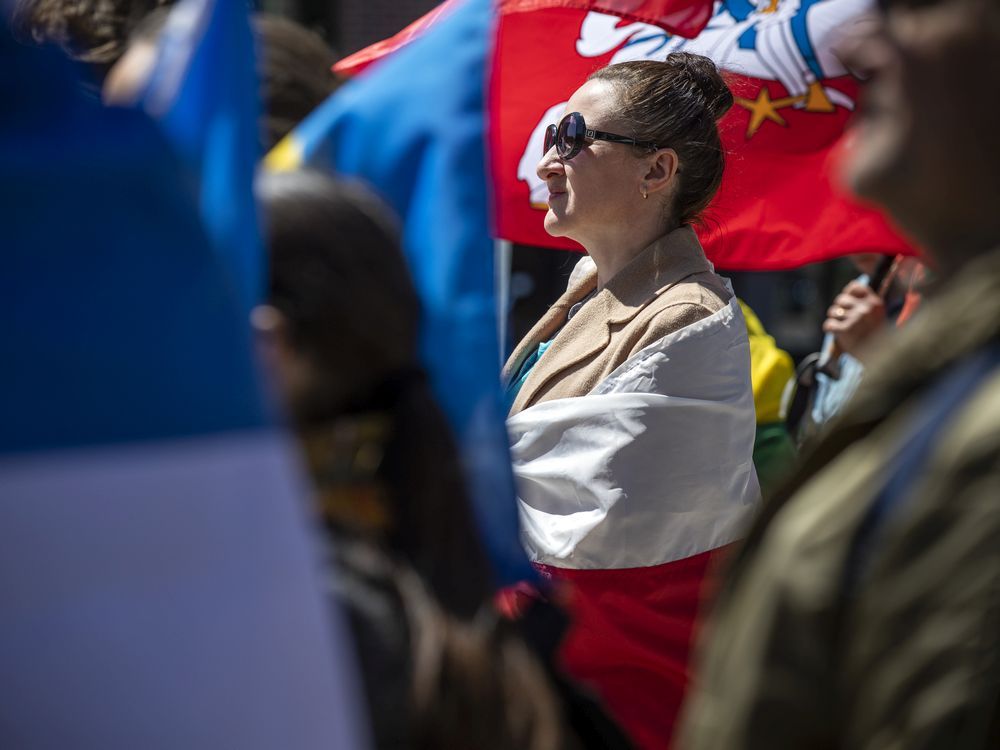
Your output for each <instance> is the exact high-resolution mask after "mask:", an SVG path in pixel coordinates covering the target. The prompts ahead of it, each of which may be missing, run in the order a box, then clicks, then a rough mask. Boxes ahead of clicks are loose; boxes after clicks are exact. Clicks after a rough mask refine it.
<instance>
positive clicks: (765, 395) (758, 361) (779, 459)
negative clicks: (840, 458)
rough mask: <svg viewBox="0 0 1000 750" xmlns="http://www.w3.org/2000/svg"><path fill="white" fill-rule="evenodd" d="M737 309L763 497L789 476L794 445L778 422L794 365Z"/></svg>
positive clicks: (758, 324) (746, 309) (747, 314)
mask: <svg viewBox="0 0 1000 750" xmlns="http://www.w3.org/2000/svg"><path fill="white" fill-rule="evenodd" d="M740 307H741V308H742V310H743V317H744V318H746V322H747V333H748V334H749V336H750V380H751V385H752V386H753V403H754V408H755V409H756V412H757V435H756V438H755V440H754V446H753V462H754V466H756V467H757V478H758V479H759V480H760V487H761V490H762V491H763V492H764V494H765V495H766V494H768V492H769V491H770V490H772V489H773V488H774V486H775V484H776V483H777V482H780V481H781V479H782V478H783V477H784V476H785V475H786V474H787V473H788V470H789V469H790V468H791V467H792V464H793V462H794V460H795V445H794V444H793V443H792V439H791V437H790V436H789V434H788V430H787V429H786V428H785V422H784V420H783V419H782V418H781V395H782V393H784V391H785V386H786V385H787V384H788V381H789V380H790V379H791V378H792V377H793V376H794V374H795V365H794V364H793V362H792V358H791V357H790V356H789V354H788V352H786V351H785V350H783V349H779V348H778V345H777V343H775V341H774V337H773V336H769V335H768V333H767V331H765V330H764V326H763V325H761V322H760V320H759V319H758V318H757V316H756V315H754V312H753V310H751V309H750V308H749V307H748V306H747V304H746V303H745V302H743V300H740Z"/></svg>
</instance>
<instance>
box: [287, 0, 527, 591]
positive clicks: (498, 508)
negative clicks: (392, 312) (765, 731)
mask: <svg viewBox="0 0 1000 750" xmlns="http://www.w3.org/2000/svg"><path fill="white" fill-rule="evenodd" d="M494 23H495V18H494V11H493V4H492V3H491V2H490V0H467V1H466V2H465V3H464V4H460V5H458V6H456V7H455V9H454V10H452V11H451V12H450V14H449V15H448V16H447V17H444V18H442V19H441V20H440V21H439V22H438V23H436V24H435V25H434V26H433V27H432V28H430V29H429V30H428V31H427V32H426V33H425V34H424V35H422V36H421V37H420V38H418V39H417V40H416V41H414V42H413V43H412V44H410V45H408V46H407V47H406V48H405V49H402V50H401V51H399V52H398V53H397V54H395V55H393V56H392V57H390V58H388V59H387V60H385V61H384V62H382V63H381V64H379V65H377V66H375V67H373V68H372V70H371V71H370V72H368V73H366V74H364V75H362V76H360V77H359V78H357V79H356V80H354V81H352V82H350V83H349V84H347V85H346V86H344V87H343V88H342V89H340V90H339V91H338V92H337V93H336V94H334V95H333V96H332V97H331V98H330V99H329V100H328V101H327V102H325V103H324V104H323V105H322V106H321V107H319V108H318V109H317V110H316V111H315V112H313V114H312V115H310V116H309V117H308V118H307V119H306V120H305V121H304V122H303V123H302V124H301V125H300V126H299V127H298V128H297V129H296V130H295V131H294V132H293V133H292V134H291V136H289V138H288V139H286V141H285V142H283V143H281V144H279V145H278V146H277V147H276V150H275V152H272V154H273V155H272V156H270V157H269V164H271V165H273V166H274V167H276V168H289V167H292V168H294V167H296V166H299V165H300V164H307V165H310V166H324V167H327V168H329V169H333V170H334V171H335V172H337V173H339V174H340V175H344V176H350V177H356V178H360V179H362V180H364V181H365V182H367V183H368V184H369V185H370V186H372V187H373V188H374V189H375V191H376V192H378V193H379V194H380V195H381V196H382V197H383V199H385V200H386V201H387V202H388V203H389V205H391V206H392V207H393V208H394V209H395V210H396V212H397V213H398V214H399V216H400V217H401V218H402V220H403V246H404V251H405V252H406V255H407V259H408V260H409V264H410V269H411V271H412V273H413V278H414V282H415V284H416V287H417V291H418V293H419V294H420V297H421V300H422V302H423V314H424V319H423V326H422V342H421V346H422V357H423V362H424V365H425V366H426V368H427V370H428V372H429V373H430V376H431V384H432V386H433V388H434V391H435V393H436V395H437V397H438V399H439V401H440V402H441V404H442V406H443V407H444V410H445V413H446V414H447V416H448V417H449V420H450V422H451V425H452V428H453V430H454V431H455V434H456V436H457V439H458V442H459V445H460V449H461V452H462V459H463V462H464V466H465V470H466V476H467V479H468V484H469V486H470V490H471V494H472V499H473V503H474V506H475V511H476V515H477V519H478V522H479V524H480V528H481V530H482V532H483V536H484V540H485V543H486V547H487V550H488V552H489V553H490V556H491V559H492V560H493V563H494V567H495V569H496V572H497V574H498V577H499V579H500V582H501V583H503V584H507V583H512V582H515V581H519V580H525V579H526V578H531V577H532V575H533V574H532V572H531V568H530V565H529V564H528V561H527V558H526V556H525V554H524V552H523V550H522V548H521V546H520V541H519V538H518V521H517V506H516V504H515V502H514V480H513V476H512V473H511V469H510V457H509V453H508V446H507V433H506V430H505V428H504V415H503V410H502V405H501V396H500V383H499V372H498V364H497V363H498V351H499V349H498V344H497V328H496V308H495V299H494V290H493V243H492V240H491V239H490V201H491V192H492V190H491V183H490V179H489V174H488V172H487V166H486V165H487V157H486V137H485V134H486V122H487V118H486V81H487V76H488V67H487V60H488V59H489V58H490V54H491V51H492V46H493V38H494Z"/></svg>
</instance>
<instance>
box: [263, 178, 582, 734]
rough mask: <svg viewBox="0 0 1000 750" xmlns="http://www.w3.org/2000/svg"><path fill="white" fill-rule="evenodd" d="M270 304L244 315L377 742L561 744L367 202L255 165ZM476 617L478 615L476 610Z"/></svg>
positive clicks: (379, 213)
mask: <svg viewBox="0 0 1000 750" xmlns="http://www.w3.org/2000/svg"><path fill="white" fill-rule="evenodd" d="M259 193H260V196H261V198H262V200H263V207H264V209H265V210H266V212H267V214H266V215H267V223H268V226H269V245H270V252H271V284H270V294H269V298H270V301H269V304H268V305H266V306H262V307H259V308H257V309H256V310H255V311H254V325H255V327H256V329H257V331H258V334H259V335H260V337H261V341H262V346H263V350H264V355H265V359H266V361H267V362H268V364H269V365H270V369H271V370H272V372H273V373H274V375H275V376H276V380H277V385H278V386H279V387H280V389H281V390H282V391H283V394H284V396H285V400H286V402H287V403H288V406H289V409H290V411H291V415H292V419H293V421H294V423H295V428H296V430H297V432H298V434H299V438H300V440H301V443H302V445H303V448H304V450H305V455H306V458H307V461H308V465H309V469H310V472H311V474H312V477H313V481H314V484H315V492H316V499H317V501H318V504H319V508H320V512H321V514H322V518H323V520H324V523H325V526H326V528H327V530H328V531H329V533H330V535H331V536H332V538H333V540H334V545H333V554H334V558H335V559H334V566H333V567H334V572H333V573H331V586H332V594H333V597H334V598H335V599H336V600H337V601H338V602H340V603H341V604H343V605H344V607H345V609H346V610H347V611H348V614H349V616H350V620H351V625H352V628H353V631H354V637H355V641H356V644H357V649H358V655H359V661H360V663H361V667H362V673H363V677H364V681H365V686H366V693H367V696H368V701H369V711H370V715H371V721H372V725H373V730H374V735H375V739H376V746H377V747H378V748H427V749H428V750H430V749H431V748H434V749H435V750H437V749H440V750H447V749H448V748H456V749H457V748H477V749H478V748H484V749H489V748H497V749H498V750H499V749H500V748H531V749H537V750H549V749H558V748H564V747H571V746H572V745H569V744H568V743H567V740H566V738H565V735H564V733H563V729H562V722H561V720H560V718H559V717H560V709H559V707H558V706H557V703H556V700H555V696H554V694H553V693H552V691H551V689H550V687H549V682H548V678H547V676H546V675H545V673H544V672H543V670H542V668H541V666H540V664H539V663H538V662H537V661H536V660H535V659H534V658H533V657H532V655H531V654H530V652H529V651H528V648H527V647H526V646H525V645H524V644H523V643H522V642H521V640H520V639H519V638H517V637H516V636H514V634H513V633H512V632H511V631H510V626H508V625H506V624H504V623H502V622H500V621H499V619H498V618H497V616H496V614H495V613H494V611H493V608H492V603H491V601H490V599H491V595H492V591H493V581H492V578H491V575H490V571H489V564H488V561H487V559H486V557H485V555H484V552H483V550H482V547H481V545H480V542H479V535H478V532H477V529H476V527H475V524H474V521H473V518H472V514H471V509H470V506H469V504H468V501H467V498H466V494H465V491H464V487H463V483H462V477H461V474H460V471H459V465H458V461H457V458H456V453H455V449H454V446H453V443H452V440H451V436H450V433H449V431H448V429H447V425H446V423H445V421H444V417H443V415H442V414H441V412H440V411H439V409H438V407H437V405H436V403H435V402H434V401H433V399H432V397H431V394H430V390H429V388H428V385H427V383H426V379H425V376H424V373H423V371H422V370H421V369H420V367H419V366H418V364H417V349H416V346H417V329H418V323H419V318H420V306H419V304H418V301H417V297H416V294H415V292H414V290H413V286H412V284H411V282H410V279H409V275H408V271H407V268H406V264H405V261H404V259H403V255H402V251H401V249H400V246H399V240H398V235H397V231H396V228H395V227H394V226H393V223H392V222H391V221H390V220H389V217H388V216H387V215H386V213H385V210H384V209H383V208H382V206H381V205H380V204H378V203H377V202H376V200H375V199H374V198H372V197H371V196H369V195H367V194H366V193H364V192H362V191H360V189H358V188H355V187H352V186H345V185H342V184H338V183H335V182H333V181H332V180H331V179H330V178H328V177H325V176H323V175H320V174H318V173H310V172H289V173H281V174H271V175H267V176H266V177H265V178H264V179H262V181H261V184H260V190H259ZM474 616H475V617H474Z"/></svg>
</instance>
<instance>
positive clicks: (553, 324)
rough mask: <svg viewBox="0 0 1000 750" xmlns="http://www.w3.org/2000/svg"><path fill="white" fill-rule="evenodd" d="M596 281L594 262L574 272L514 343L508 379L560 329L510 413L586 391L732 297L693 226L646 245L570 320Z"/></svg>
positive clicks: (506, 374) (716, 309) (505, 379)
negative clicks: (571, 314) (525, 334)
mask: <svg viewBox="0 0 1000 750" xmlns="http://www.w3.org/2000/svg"><path fill="white" fill-rule="evenodd" d="M596 287H597V270H596V269H595V268H593V266H591V267H590V268H589V270H588V271H587V272H586V273H583V274H577V273H575V272H574V274H573V277H572V278H571V279H570V283H569V287H568V289H567V290H566V293H565V294H563V295H562V297H560V298H559V299H558V300H557V301H556V303H555V304H554V305H553V306H552V307H551V308H549V311H548V312H547V313H546V314H545V315H544V316H543V317H542V319H541V320H540V321H538V323H537V324H536V325H535V327H534V328H532V329H531V331H529V332H528V335H527V336H525V337H524V339H523V340H522V341H521V343H520V344H518V345H517V347H516V348H515V349H514V353H513V354H512V355H511V357H510V359H509V360H508V361H507V364H506V366H505V367H504V371H503V378H504V382H505V383H506V382H509V381H510V379H511V378H512V377H513V375H514V374H515V373H516V372H517V371H518V369H519V368H520V366H521V363H522V362H523V361H524V359H525V357H527V356H528V355H529V354H531V353H532V352H533V351H535V350H536V349H537V348H538V345H539V344H540V343H541V342H543V341H548V340H550V339H552V337H553V336H555V340H554V341H553V342H552V345H551V346H549V348H548V349H547V350H546V351H545V355H544V356H543V357H542V358H541V359H540V360H539V361H538V363H537V364H536V365H535V366H534V368H533V369H532V371H531V374H530V375H528V378H527V380H526V381H525V383H524V385H523V386H522V387H521V391H520V393H519V394H518V396H517V399H516V400H515V401H514V404H513V406H512V407H511V411H510V413H511V415H514V414H517V413H518V412H519V411H522V410H524V409H526V408H527V407H529V406H533V405H535V404H538V403H541V402H542V401H550V400H552V399H557V398H567V397H570V396H583V395H586V394H587V393H589V392H590V391H591V390H593V389H594V387H595V386H597V384H598V383H600V382H601V381H602V380H604V379H605V378H606V377H607V376H608V375H610V374H611V373H612V372H613V371H614V370H615V369H616V368H617V367H618V366H619V365H621V364H622V363H624V362H625V361H626V360H627V359H629V358H630V357H631V356H632V355H633V354H635V353H636V352H638V351H639V350H640V349H643V348H644V347H646V346H648V345H649V344H652V343H653V342H654V341H658V340H659V339H661V338H663V337H664V336H666V335H667V334H668V333H672V332H674V331H676V330H679V329H681V328H683V327H684V326H686V325H689V324H691V323H694V322H695V321H698V320H701V319H702V318H706V317H708V316H709V315H712V314H713V313H715V312H718V311H719V310H721V309H722V308H723V307H725V305H726V304H728V302H729V300H730V298H731V296H732V295H731V294H730V292H729V291H728V290H727V289H726V286H725V284H724V282H723V281H722V279H721V278H719V277H718V276H717V275H716V274H715V273H714V272H713V271H712V267H711V265H710V264H709V262H708V260H707V259H706V258H705V253H704V251H703V250H702V248H701V243H699V242H698V238H697V237H696V236H695V233H694V232H693V231H692V230H691V229H690V228H689V227H682V228H680V229H676V230H674V231H673V232H670V233H669V234H667V235H665V236H663V237H661V238H660V239H658V240H657V241H656V242H654V243H653V244H652V245H650V246H649V247H647V248H646V249H645V250H643V251H642V252H641V253H640V254H639V255H638V256H636V258H635V259H634V260H633V261H632V262H631V263H629V265H627V266H626V267H625V268H623V269H622V270H621V271H620V272H619V273H618V274H617V275H616V276H615V277H614V278H612V279H611V280H610V281H609V282H608V283H607V284H606V285H605V287H604V288H603V289H602V290H601V291H599V292H598V293H597V294H596V295H595V296H594V297H593V298H592V299H590V300H588V301H587V302H586V303H585V304H584V305H583V306H582V307H581V308H580V310H579V312H578V313H577V314H576V315H574V316H573V318H572V319H571V320H569V322H567V320H566V318H567V316H568V314H569V310H570V308H571V307H572V306H573V305H574V304H576V303H577V302H579V301H580V300H582V299H584V298H585V297H586V296H587V295H588V294H590V293H591V292H593V291H594V289H596ZM564 324H565V325H564ZM560 328H562V330H560Z"/></svg>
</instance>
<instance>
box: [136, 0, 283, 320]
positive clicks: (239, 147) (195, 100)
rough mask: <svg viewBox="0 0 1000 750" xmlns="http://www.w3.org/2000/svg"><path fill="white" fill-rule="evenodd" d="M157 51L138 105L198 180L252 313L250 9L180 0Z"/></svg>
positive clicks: (258, 284) (235, 1)
mask: <svg viewBox="0 0 1000 750" xmlns="http://www.w3.org/2000/svg"><path fill="white" fill-rule="evenodd" d="M157 46H158V49H157V59H156V63H155V65H154V66H153V70H152V73H151V76H150V78H149V81H148V83H147V85H146V88H145V90H144V92H143V94H142V97H141V102H140V105H141V106H142V108H143V109H145V110H146V112H147V113H149V115H150V116H152V117H153V119H155V120H156V121H157V122H158V123H159V125H160V127H161V128H162V129H163V131H164V133H165V135H166V136H167V138H168V139H169V140H170V142H171V145H172V146H173V147H174V148H175V149H176V150H177V152H178V153H179V154H180V156H181V157H182V158H183V160H184V162H185V163H186V165H187V167H188V168H189V169H190V170H191V171H192V172H193V173H194V175H195V179H196V180H197V185H198V190H199V195H200V203H201V214H202V219H203V221H204V224H205V228H206V229H207V230H208V234H209V238H210V239H211V241H212V244H213V246H214V247H215V248H216V250H217V252H218V253H219V256H220V257H221V258H222V260H223V262H224V263H225V265H226V268H227V269H228V270H229V272H230V273H231V274H232V278H233V282H234V283H235V284H236V286H237V291H238V292H239V294H240V295H241V297H242V299H243V302H244V305H245V306H246V308H247V309H249V308H250V307H252V306H253V305H254V304H257V303H258V302H260V300H261V295H262V294H263V291H264V275H265V270H266V267H267V265H266V263H265V260H264V251H263V247H262V246H261V242H260V235H259V230H258V224H257V211H256V204H255V203H254V197H253V175H254V169H255V168H256V165H257V161H258V160H259V158H260V156H261V154H260V139H259V135H258V114H259V108H260V103H259V101H258V92H257V79H256V69H255V66H254V43H253V37H252V35H251V33H250V22H249V18H248V17H247V4H246V2H245V0H180V2H178V3H177V5H176V6H175V7H174V8H173V9H172V10H171V11H170V15H169V17H168V18H167V23H166V25H165V27H164V29H163V32H162V34H161V35H160V39H159V42H158V45H157Z"/></svg>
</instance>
